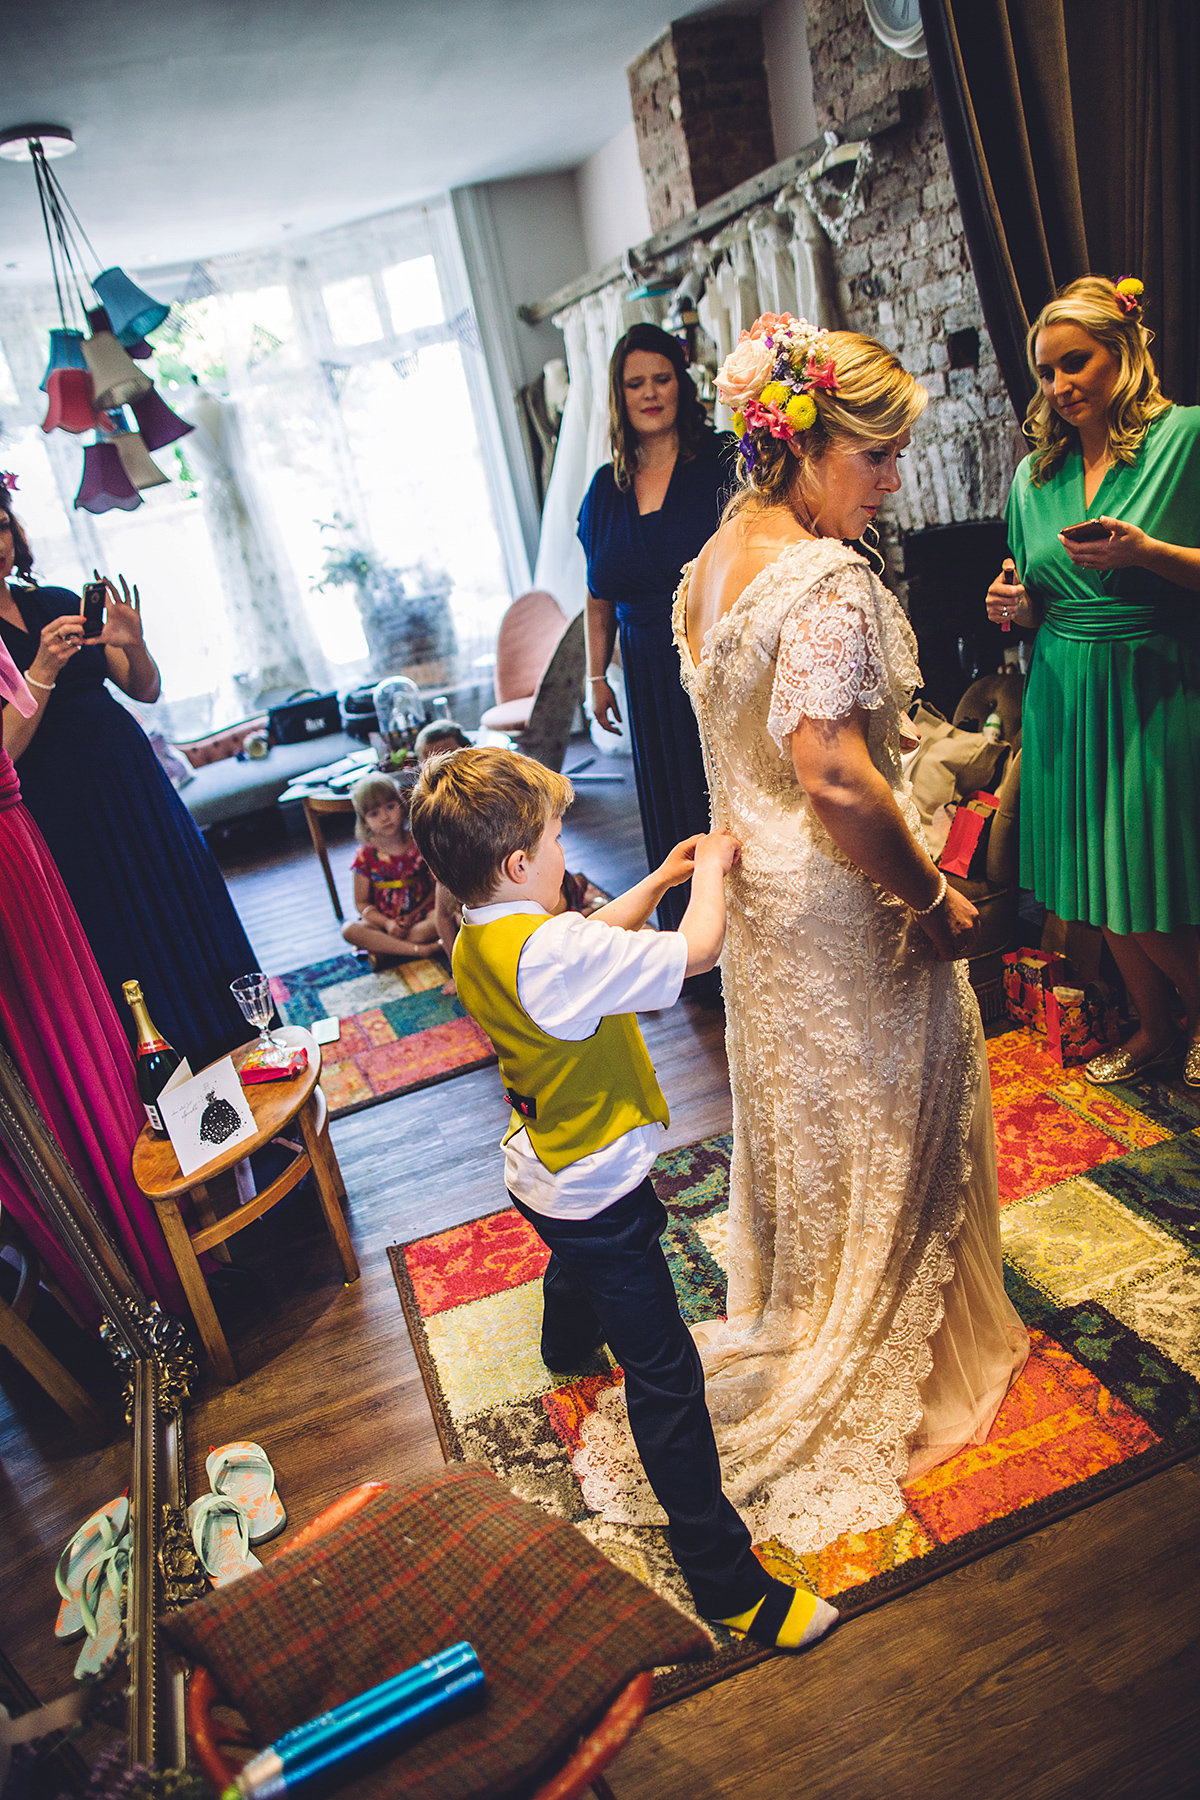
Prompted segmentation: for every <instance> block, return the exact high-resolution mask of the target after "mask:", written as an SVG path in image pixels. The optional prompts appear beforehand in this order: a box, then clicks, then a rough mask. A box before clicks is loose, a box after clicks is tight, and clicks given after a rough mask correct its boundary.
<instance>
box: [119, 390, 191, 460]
mask: <svg viewBox="0 0 1200 1800" xmlns="http://www.w3.org/2000/svg"><path fill="white" fill-rule="evenodd" d="M129 405H130V408H131V410H132V412H133V416H134V418H135V419H136V420H137V422H138V430H139V431H140V432H141V434H142V442H143V443H144V444H145V446H146V448H147V450H161V449H162V448H163V446H164V445H165V444H173V443H174V442H175V439H176V438H181V437H186V436H187V434H188V432H189V431H194V430H195V429H196V428H195V426H194V425H189V424H188V422H187V420H186V419H181V418H180V417H179V414H178V413H174V412H172V411H171V409H170V407H169V406H168V405H167V403H166V401H165V400H164V399H163V398H162V396H161V394H159V392H158V391H157V389H156V388H151V389H150V392H149V393H148V394H135V395H134V397H133V399H132V400H131V401H130V402H129Z"/></svg>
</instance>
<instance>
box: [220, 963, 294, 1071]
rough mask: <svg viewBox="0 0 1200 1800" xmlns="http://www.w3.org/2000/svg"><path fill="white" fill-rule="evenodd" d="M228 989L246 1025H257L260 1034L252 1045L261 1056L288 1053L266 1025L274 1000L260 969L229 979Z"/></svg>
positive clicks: (268, 1022)
mask: <svg viewBox="0 0 1200 1800" xmlns="http://www.w3.org/2000/svg"><path fill="white" fill-rule="evenodd" d="M229 991H230V993H231V994H232V995H233V997H234V999H235V1000H236V1001H237V1003H238V1006H239V1007H240V1009H241V1014H242V1017H243V1019H245V1021H246V1023H247V1024H248V1025H257V1027H258V1029H259V1031H260V1032H261V1033H262V1036H261V1037H260V1038H259V1040H258V1043H257V1044H256V1045H255V1046H254V1047H255V1049H256V1050H259V1051H261V1052H262V1054H263V1056H264V1057H265V1056H268V1055H271V1056H278V1055H279V1053H280V1052H282V1053H283V1054H284V1055H290V1054H291V1053H290V1051H289V1050H288V1047H287V1045H286V1044H283V1043H281V1042H280V1041H279V1039H278V1038H273V1037H272V1036H271V1033H270V1032H269V1031H268V1029H267V1027H268V1025H269V1024H270V1023H271V1014H272V1013H273V1012H274V1011H275V1001H274V1000H273V998H272V996H271V984H270V982H269V981H268V980H267V977H266V976H265V975H264V974H263V973H262V972H261V970H255V972H254V974H253V975H239V976H238V978H237V980H236V981H231V982H230V984H229Z"/></svg>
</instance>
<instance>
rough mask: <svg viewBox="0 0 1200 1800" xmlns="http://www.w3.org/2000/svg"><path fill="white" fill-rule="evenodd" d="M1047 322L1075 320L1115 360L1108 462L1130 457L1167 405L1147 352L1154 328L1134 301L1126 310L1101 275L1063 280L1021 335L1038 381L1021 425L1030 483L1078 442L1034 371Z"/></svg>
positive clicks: (1051, 469) (1049, 470)
mask: <svg viewBox="0 0 1200 1800" xmlns="http://www.w3.org/2000/svg"><path fill="white" fill-rule="evenodd" d="M1048 325H1078V326H1079V328H1080V330H1081V331H1086V332H1087V334H1088V336H1089V337H1091V338H1095V340H1096V342H1097V343H1098V344H1103V346H1104V348H1105V349H1106V350H1107V351H1108V352H1109V354H1110V355H1111V356H1112V357H1113V358H1114V359H1115V361H1116V363H1117V367H1118V374H1117V384H1116V386H1115V387H1114V388H1113V391H1112V398H1111V399H1110V401H1109V403H1108V447H1109V451H1110V453H1111V455H1112V459H1113V461H1114V462H1121V463H1131V462H1132V461H1133V460H1134V457H1135V456H1136V455H1137V453H1138V450H1139V449H1140V448H1141V443H1142V439H1143V438H1144V437H1145V435H1146V427H1147V426H1148V425H1149V424H1150V423H1151V421H1152V420H1153V419H1157V418H1158V416H1159V414H1160V413H1164V412H1166V410H1167V408H1168V407H1169V406H1170V405H1171V402H1170V401H1169V400H1168V399H1167V397H1166V395H1165V394H1164V393H1163V391H1162V389H1161V387H1160V386H1159V384H1158V373H1157V371H1156V369H1155V367H1154V363H1153V360H1152V359H1151V356H1150V344H1151V341H1152V339H1153V336H1154V334H1153V332H1151V331H1148V330H1147V329H1146V327H1145V325H1143V323H1142V308H1141V305H1140V302H1139V304H1138V305H1136V306H1135V307H1134V308H1133V310H1132V311H1130V312H1126V311H1125V309H1124V307H1123V306H1122V305H1121V302H1120V299H1119V298H1118V295H1117V289H1116V285H1115V283H1114V282H1111V281H1110V280H1109V279H1108V277H1107V275H1083V276H1081V277H1080V279H1079V280H1078V281H1072V282H1068V284H1067V286H1066V287H1064V288H1060V289H1059V291H1058V293H1057V294H1055V296H1054V298H1053V299H1052V300H1048V301H1047V302H1046V304H1045V306H1043V308H1042V310H1041V312H1040V313H1039V314H1038V316H1037V318H1036V319H1035V320H1034V321H1033V324H1032V325H1031V326H1030V327H1029V335H1028V337H1027V338H1026V340H1025V352H1026V355H1027V357H1028V359H1029V367H1030V370H1031V372H1032V373H1033V375H1034V377H1035V378H1036V379H1037V382H1038V386H1037V392H1036V393H1035V394H1034V396H1033V399H1032V400H1031V401H1030V402H1029V406H1028V408H1027V409H1026V412H1025V423H1024V425H1023V426H1022V427H1021V429H1022V430H1023V431H1024V433H1025V436H1026V437H1027V438H1028V439H1029V442H1030V443H1031V444H1032V445H1033V470H1032V473H1033V481H1034V485H1035V486H1040V485H1041V483H1042V482H1044V481H1046V480H1047V479H1048V477H1049V476H1051V475H1052V474H1053V473H1054V471H1055V469H1056V468H1057V467H1058V464H1059V463H1060V462H1061V461H1062V459H1063V457H1064V456H1065V455H1066V453H1067V451H1068V450H1069V449H1070V448H1071V447H1072V446H1073V445H1074V444H1077V443H1078V442H1079V433H1078V432H1077V431H1076V429H1075V427H1074V426H1073V425H1068V424H1067V421H1066V420H1065V419H1063V418H1060V416H1059V414H1058V413H1056V412H1055V411H1054V408H1053V407H1052V406H1051V404H1050V402H1049V400H1047V398H1046V396H1045V395H1044V394H1043V392H1042V386H1041V379H1040V377H1038V366H1037V355H1036V350H1037V340H1038V334H1039V333H1040V332H1042V331H1044V330H1045V329H1046V327H1047V326H1048Z"/></svg>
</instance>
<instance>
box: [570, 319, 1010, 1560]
mask: <svg viewBox="0 0 1200 1800" xmlns="http://www.w3.org/2000/svg"><path fill="white" fill-rule="evenodd" d="M720 379H721V393H722V398H723V399H725V400H726V403H727V404H730V405H733V406H736V407H737V408H738V409H739V410H738V412H737V413H736V414H735V419H734V426H735V430H737V431H738V432H739V434H740V435H741V437H742V444H743V453H744V459H745V463H746V464H748V465H749V470H748V480H747V483H746V486H745V488H744V489H743V492H742V494H741V495H740V496H739V497H738V499H737V500H736V501H735V502H734V503H733V506H732V507H731V508H730V511H729V513H727V515H726V521H725V523H724V524H723V525H722V526H721V529H720V530H719V531H718V532H717V534H716V536H715V537H714V538H712V539H710V541H709V543H708V544H707V545H706V546H705V548H704V550H703V551H702V552H701V554H700V556H699V557H698V558H697V560H696V562H695V563H694V564H693V565H692V566H691V569H690V571H689V572H688V573H687V574H685V578H684V581H683V584H682V586H681V588H680V591H679V594H678V597H677V600H676V606H675V633H676V639H677V643H678V646H679V652H680V658H681V662H682V666H683V672H684V683H685V686H686V687H687V689H688V691H689V693H690V694H691V697H692V701H693V705H694V706H695V709H696V713H697V716H698V718H699V721H700V727H701V734H702V737H703V739H704V743H705V753H706V760H707V764H708V776H709V783H710V791H711V794H712V803H713V814H714V820H715V821H717V822H719V823H721V824H724V825H727V826H728V827H729V829H730V830H731V831H732V832H733V833H734V835H735V836H736V837H737V838H738V839H739V840H740V841H741V845H742V856H741V863H740V866H739V867H738V868H737V869H735V870H734V872H733V874H732V876H731V877H730V885H729V890H728V892H729V903H730V920H729V930H728V935H727V938H726V945H725V952H724V955H723V958H722V973H723V980H724V989H725V1001H726V1014H727V1019H728V1027H727V1037H728V1048H729V1063H730V1079H731V1084H732V1089H733V1132H734V1141H733V1162H732V1168H731V1172H730V1196H729V1212H728V1250H727V1268H728V1275H729V1291H728V1301H727V1317H726V1318H725V1319H724V1320H723V1321H718V1322H715V1323H713V1324H711V1325H707V1326H698V1327H696V1328H695V1336H696V1338H697V1341H698V1343H699V1345H700V1349H701V1355H702V1358H703V1362H704V1367H705V1375H706V1385H707V1396H708V1404H709V1410H710V1412H711V1414H712V1418H713V1424H714V1427H715V1429H716V1437H717V1443H718V1447H719V1449H720V1453H721V1462H722V1474H723V1479H724V1485H725V1491H726V1493H727V1494H728V1495H729V1497H730V1498H731V1499H732V1500H733V1502H734V1504H735V1505H736V1506H737V1507H738V1509H739V1511H740V1512H741V1513H742V1516H743V1517H744V1518H745V1520H746V1522H747V1524H748V1525H749V1526H750V1529H751V1532H752V1534H753V1536H754V1539H755V1541H756V1542H759V1543H761V1542H763V1541H764V1540H765V1539H766V1538H768V1537H772V1536H778V1537H779V1538H781V1539H782V1540H783V1541H784V1542H785V1543H786V1544H788V1545H789V1546H790V1547H791V1548H793V1549H795V1550H799V1551H812V1550H816V1549H819V1548H821V1547H823V1546H824V1545H826V1544H828V1543H830V1542H832V1540H833V1539H834V1538H836V1537H838V1536H839V1535H840V1534H841V1533H843V1532H845V1531H850V1530H854V1531H865V1530H869V1529H872V1528H874V1527H879V1526H884V1525H887V1524H890V1523H892V1522H894V1521H895V1520H896V1519H898V1518H899V1517H900V1516H901V1513H902V1512H903V1498H902V1495H901V1491H900V1490H901V1486H902V1484H903V1483H904V1482H905V1481H906V1480H913V1479H915V1478H916V1477H917V1476H918V1475H920V1474H923V1473H926V1472H927V1471H928V1470H929V1469H931V1468H932V1467H934V1466H935V1465H936V1464H937V1463H938V1462H940V1461H942V1460H944V1459H945V1458H946V1457H948V1456H950V1455H952V1454H953V1453H954V1452H956V1451H957V1450H959V1449H961V1448H963V1446H965V1445H966V1444H968V1443H970V1442H980V1441H982V1440H983V1439H984V1438H985V1437H986V1435H987V1432H988V1430H989V1428H990V1426H991V1423H992V1420H993V1419H994V1417H995V1415H996V1412H997V1409H998V1408H999V1405H1000V1403H1001V1401H1002V1400H1003V1398H1004V1395H1005V1393H1006V1392H1007V1390H1008V1387H1009V1384H1010V1383H1011V1381H1012V1379H1013V1378H1014V1376H1015V1375H1016V1374H1017V1373H1018V1372H1019V1371H1020V1369H1021V1367H1022V1366H1023V1364H1024V1361H1025V1357H1026V1355H1027V1354H1028V1340H1027V1337H1026V1334H1025V1331H1024V1328H1023V1326H1022V1325H1021V1323H1020V1320H1019V1318H1018V1317H1017V1314H1016V1312H1015V1311H1014V1310H1013V1308H1012V1306H1011V1305H1010V1303H1009V1301H1008V1299H1007V1297H1006V1296H1005V1293H1004V1287H1003V1282H1002V1278H1001V1266H1000V1239H999V1221H998V1202H997V1191H996V1162H995V1144H994V1138H993V1129H992V1111H991V1099H990V1092H989V1088H988V1081H987V1065H986V1060H985V1056H984V1045H983V1032H982V1026H981V1024H980V1019H979V1009H978V1006H977V1005H976V1002H975V998H974V995H973V994H972V992H971V989H970V986H969V984H968V981H967V976H966V970H965V967H964V964H963V963H962V961H960V960H956V959H958V958H961V957H963V956H965V955H966V954H967V953H968V952H969V950H970V947H971V943H972V941H973V936H974V929H975V912H974V908H973V907H972V906H971V905H970V903H969V902H968V901H966V900H965V899H963V897H962V896H960V895H958V894H957V893H955V892H954V890H952V889H950V890H948V889H947V886H946V882H945V879H944V877H942V876H940V874H939V872H938V870H937V869H936V868H935V867H934V866H933V864H932V863H931V862H930V860H929V857H928V856H927V854H926V852H925V850H924V847H923V845H922V843H921V839H920V833H919V824H918V818H917V813H916V810H915V808H914V806H913V804H912V800H911V796H910V792H909V789H908V785H907V783H906V781H905V779H904V777H903V775H902V772H901V764H900V754H901V749H902V747H903V746H904V745H905V727H906V726H907V719H906V718H905V717H904V715H905V712H906V709H907V707H908V704H909V702H910V700H911V698H912V693H913V689H914V688H915V687H916V686H918V685H919V684H920V671H919V669H918V667H917V662H916V654H915V652H916V645H915V640H914V638H913V635H912V631H911V629H910V627H909V625H908V621H907V619H906V618H905V616H904V614H903V612H902V611H901V608H900V606H899V605H898V603H897V602H896V600H895V599H894V598H893V597H892V595H891V594H890V593H889V592H888V591H887V589H886V588H885V587H884V586H883V584H882V582H881V581H880V580H879V577H878V574H877V573H876V572H875V569H874V568H873V567H872V566H871V565H872V562H876V563H877V562H878V561H879V559H878V558H877V556H875V554H874V553H873V552H871V551H867V552H866V554H862V553H860V550H859V549H858V548H854V547H852V544H853V543H854V542H857V541H859V540H861V539H862V537H863V533H864V531H866V530H867V529H868V527H869V526H870V524H871V521H872V520H873V518H874V515H875V512H876V511H877V509H878V506H879V504H880V502H881V501H882V500H883V498H884V497H885V495H886V494H887V493H889V492H894V491H895V489H896V488H898V487H899V485H900V481H899V475H898V473H897V468H896V462H897V458H898V456H899V455H900V454H902V452H903V449H904V447H905V446H906V445H907V442H908V431H909V428H910V426H911V425H912V423H913V422H914V420H915V419H916V418H917V417H918V416H919V414H920V411H921V410H922V408H923V406H924V404H925V393H924V390H923V389H921V388H920V387H918V386H917V384H916V383H915V382H914V381H913V379H912V377H911V376H909V375H908V374H907V373H906V372H905V371H904V370H903V368H902V367H901V365H900V364H899V363H898V362H897V361H896V359H895V358H894V357H892V356H891V355H890V354H889V353H888V352H887V351H885V350H883V349H882V348H881V347H880V346H879V345H877V344H875V343H873V342H872V340H870V339H868V338H862V337H859V336H857V335H856V334H851V333H844V332H830V333H817V332H815V331H813V329H812V328H811V327H809V326H808V325H806V324H805V323H804V322H803V321H795V320H789V319H787V318H786V317H785V318H783V319H778V318H773V317H771V316H768V317H767V318H765V319H764V320H760V321H758V322H757V323H756V325H755V327H754V328H753V332H752V334H751V336H750V337H749V338H744V339H743V342H742V344H740V345H739V346H738V347H737V349H736V350H735V351H734V352H733V354H732V356H731V357H730V358H729V359H727V362H726V364H725V367H724V368H723V369H722V371H721V378H720ZM789 426H790V427H791V429H790V430H789V429H788V427H789ZM575 1466H576V1470H577V1473H578V1474H579V1476H580V1479H581V1481H582V1484H583V1490H584V1496H585V1499H586V1500H587V1501H588V1503H589V1505H591V1506H592V1507H594V1508H595V1509H596V1510H598V1511H599V1512H601V1514H602V1516H603V1517H604V1518H605V1519H607V1520H610V1521H613V1522H622V1523H629V1524H650V1523H654V1522H657V1521H658V1519H659V1518H660V1515H658V1513H657V1508H656V1505H655V1502H654V1498H653V1495H652V1494H650V1492H649V1489H648V1488H647V1487H646V1485H645V1482H644V1479H643V1478H642V1477H641V1474H640V1469H639V1467H638V1464H637V1458H636V1453H634V1452H633V1451H632V1444H631V1441H630V1439H629V1436H628V1426H627V1423H626V1422H625V1420H624V1416H623V1405H622V1401H621V1390H620V1388H615V1389H611V1390H607V1391H606V1392H605V1393H604V1394H603V1395H602V1396H601V1401H600V1404H599V1405H598V1407H597V1410H596V1412H595V1413H593V1414H592V1415H591V1417H590V1418H589V1420H588V1421H587V1423H586V1425H585V1428H584V1432H583V1440H582V1447H581V1449H580V1451H579V1452H578V1454H577V1457H576V1463H575Z"/></svg>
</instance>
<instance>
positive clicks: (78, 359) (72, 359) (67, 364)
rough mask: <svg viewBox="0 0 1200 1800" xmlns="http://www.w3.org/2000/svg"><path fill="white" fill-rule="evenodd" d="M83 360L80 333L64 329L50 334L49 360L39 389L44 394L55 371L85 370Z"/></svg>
mask: <svg viewBox="0 0 1200 1800" xmlns="http://www.w3.org/2000/svg"><path fill="white" fill-rule="evenodd" d="M86 368H87V364H86V363H85V362H84V360H83V333H82V331H68V330H67V329H66V328H65V327H64V328H63V329H62V330H61V331H59V330H57V329H56V330H54V331H52V332H51V333H50V358H49V361H48V362H47V364H46V373H45V374H44V375H43V376H42V380H41V388H42V392H43V394H44V393H45V392H46V383H47V382H48V381H49V379H50V377H51V375H53V373H54V371H55V369H86Z"/></svg>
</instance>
